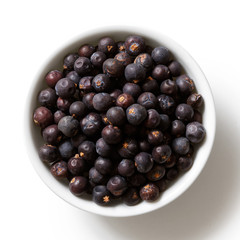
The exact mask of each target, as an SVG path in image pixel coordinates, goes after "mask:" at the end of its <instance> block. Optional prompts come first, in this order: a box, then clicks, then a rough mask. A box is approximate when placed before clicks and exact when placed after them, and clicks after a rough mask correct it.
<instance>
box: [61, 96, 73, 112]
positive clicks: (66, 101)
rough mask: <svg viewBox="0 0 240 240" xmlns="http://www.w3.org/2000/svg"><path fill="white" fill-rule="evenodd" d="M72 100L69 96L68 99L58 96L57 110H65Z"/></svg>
mask: <svg viewBox="0 0 240 240" xmlns="http://www.w3.org/2000/svg"><path fill="white" fill-rule="evenodd" d="M72 102H73V100H72V99H71V98H69V99H64V98H60V97H59V98H58V99H57V107H58V109H59V110H61V111H63V112H67V111H68V109H69V107H70V105H71V104H72Z"/></svg>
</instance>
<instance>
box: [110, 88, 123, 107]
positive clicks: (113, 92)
mask: <svg viewBox="0 0 240 240" xmlns="http://www.w3.org/2000/svg"><path fill="white" fill-rule="evenodd" d="M121 94H122V91H121V90H120V89H114V90H113V91H112V92H111V93H110V96H111V97H112V98H113V101H114V102H116V101H117V98H118V96H119V95H121ZM120 107H121V106H120Z"/></svg>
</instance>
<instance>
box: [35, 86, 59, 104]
mask: <svg viewBox="0 0 240 240" xmlns="http://www.w3.org/2000/svg"><path fill="white" fill-rule="evenodd" d="M38 102H39V103H40V104H41V105H42V106H44V107H49V108H52V107H55V106H56V102H57V95H56V92H55V91H54V90H53V89H52V88H47V89H44V90H42V91H41V92H40V93H39V95H38Z"/></svg>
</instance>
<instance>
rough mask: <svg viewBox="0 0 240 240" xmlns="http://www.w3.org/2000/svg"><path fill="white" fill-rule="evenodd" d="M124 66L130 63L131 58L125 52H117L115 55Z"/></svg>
mask: <svg viewBox="0 0 240 240" xmlns="http://www.w3.org/2000/svg"><path fill="white" fill-rule="evenodd" d="M114 58H115V59H117V60H118V61H119V62H120V63H122V65H123V66H124V67H126V66H127V65H128V64H130V63H132V58H131V57H130V55H128V54H127V53H126V52H121V53H118V54H117V55H116V56H115V57H114Z"/></svg>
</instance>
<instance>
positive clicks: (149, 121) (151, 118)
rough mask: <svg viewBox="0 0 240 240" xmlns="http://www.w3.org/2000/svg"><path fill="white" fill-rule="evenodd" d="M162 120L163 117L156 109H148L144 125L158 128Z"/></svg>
mask: <svg viewBox="0 0 240 240" xmlns="http://www.w3.org/2000/svg"><path fill="white" fill-rule="evenodd" d="M160 122H161V117H160V115H159V113H158V112H157V111H156V110H155V109H149V110H147V118H146V120H145V121H144V126H145V127H147V128H156V127H157V126H158V125H159V124H160Z"/></svg>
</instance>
